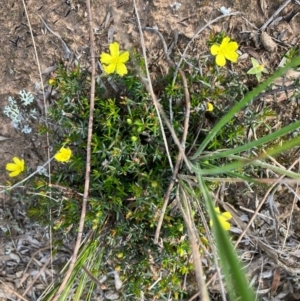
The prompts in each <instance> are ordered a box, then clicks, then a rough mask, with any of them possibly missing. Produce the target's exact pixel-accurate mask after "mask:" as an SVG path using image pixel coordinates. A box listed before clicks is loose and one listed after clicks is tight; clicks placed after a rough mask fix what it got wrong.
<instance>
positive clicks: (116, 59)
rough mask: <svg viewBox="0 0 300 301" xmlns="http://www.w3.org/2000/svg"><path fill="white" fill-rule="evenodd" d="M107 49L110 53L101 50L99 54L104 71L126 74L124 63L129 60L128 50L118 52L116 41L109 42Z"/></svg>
mask: <svg viewBox="0 0 300 301" xmlns="http://www.w3.org/2000/svg"><path fill="white" fill-rule="evenodd" d="M109 50H110V54H108V53H104V52H103V53H101V56H100V61H101V63H102V64H105V65H104V66H103V68H104V71H105V72H106V73H107V74H111V73H114V72H116V73H117V74H119V75H120V76H123V75H124V74H127V68H126V66H125V63H126V62H127V61H128V60H129V52H128V51H125V52H123V53H120V50H119V44H118V43H117V42H114V43H111V44H110V45H109ZM106 65H107V66H106Z"/></svg>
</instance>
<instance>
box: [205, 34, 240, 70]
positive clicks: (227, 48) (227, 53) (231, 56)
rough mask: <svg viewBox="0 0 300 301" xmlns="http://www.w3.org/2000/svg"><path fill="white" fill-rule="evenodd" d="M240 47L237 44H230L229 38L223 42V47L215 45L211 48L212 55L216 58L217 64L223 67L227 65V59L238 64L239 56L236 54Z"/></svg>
mask: <svg viewBox="0 0 300 301" xmlns="http://www.w3.org/2000/svg"><path fill="white" fill-rule="evenodd" d="M238 47H239V45H238V43H237V42H230V38H229V37H225V38H223V40H222V43H221V45H219V44H214V45H212V46H211V48H210V52H211V54H212V55H215V56H216V64H217V65H218V66H221V67H223V66H224V65H225V64H226V59H227V60H229V61H231V62H234V63H236V62H237V59H238V57H239V55H238V54H237V53H236V50H237V49H238Z"/></svg>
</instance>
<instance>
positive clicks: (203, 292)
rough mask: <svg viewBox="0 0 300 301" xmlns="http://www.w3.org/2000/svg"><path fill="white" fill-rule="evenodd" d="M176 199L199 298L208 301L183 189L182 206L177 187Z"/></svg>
mask: <svg viewBox="0 0 300 301" xmlns="http://www.w3.org/2000/svg"><path fill="white" fill-rule="evenodd" d="M176 195H177V200H178V204H179V207H180V211H181V214H182V216H183V219H184V221H185V224H186V226H187V230H188V234H189V238H190V243H191V247H192V255H193V262H194V269H195V274H196V280H197V284H198V287H199V290H200V292H201V293H200V294H201V300H203V301H209V296H208V292H207V288H206V285H205V281H204V273H203V267H202V262H201V257H200V253H199V248H198V245H197V237H196V235H195V226H194V223H193V219H192V217H191V212H190V210H189V205H188V200H187V196H186V194H185V191H184V190H183V189H181V195H182V202H183V204H184V207H185V208H183V206H182V204H181V201H180V197H179V187H178V188H177V193H176Z"/></svg>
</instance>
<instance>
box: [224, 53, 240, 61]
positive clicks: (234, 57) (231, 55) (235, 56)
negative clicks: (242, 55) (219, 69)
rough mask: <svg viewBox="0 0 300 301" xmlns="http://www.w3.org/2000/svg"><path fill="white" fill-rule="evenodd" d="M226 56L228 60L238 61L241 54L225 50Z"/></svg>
mask: <svg viewBox="0 0 300 301" xmlns="http://www.w3.org/2000/svg"><path fill="white" fill-rule="evenodd" d="M224 56H225V58H226V59H227V60H228V61H231V62H233V63H236V62H237V59H238V57H239V55H238V54H237V53H236V52H233V51H224Z"/></svg>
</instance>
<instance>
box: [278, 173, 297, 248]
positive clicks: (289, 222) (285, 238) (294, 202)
mask: <svg viewBox="0 0 300 301" xmlns="http://www.w3.org/2000/svg"><path fill="white" fill-rule="evenodd" d="M298 172H299V167H298ZM298 186H299V185H298V184H297V187H296V191H297V189H298ZM298 199H299V198H298V195H296V194H295V195H294V201H293V205H292V209H291V213H290V218H289V220H288V222H287V229H286V230H287V231H286V233H285V236H284V240H283V243H282V249H283V248H284V247H285V244H286V240H287V238H288V234H289V232H290V228H291V223H292V219H293V212H294V209H295V206H296V202H298Z"/></svg>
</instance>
